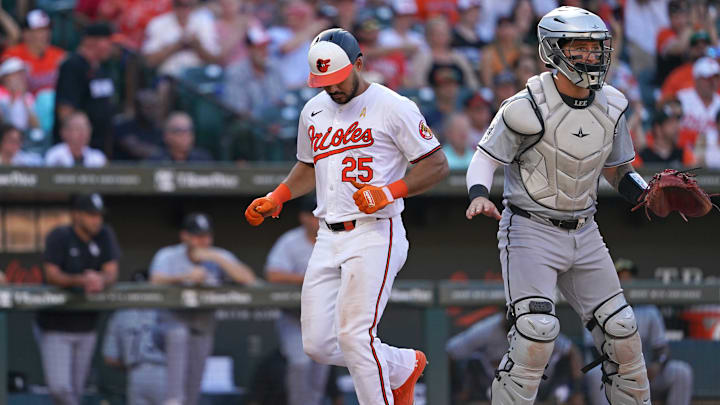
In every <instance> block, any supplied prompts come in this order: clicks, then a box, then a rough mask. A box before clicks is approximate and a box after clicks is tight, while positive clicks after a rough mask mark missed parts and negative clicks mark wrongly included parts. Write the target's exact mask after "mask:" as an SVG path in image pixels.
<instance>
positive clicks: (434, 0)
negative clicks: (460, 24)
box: [415, 0, 458, 24]
mask: <svg viewBox="0 0 720 405" xmlns="http://www.w3.org/2000/svg"><path fill="white" fill-rule="evenodd" d="M415 3H416V4H417V8H418V16H420V18H422V19H423V20H427V19H429V18H432V17H435V16H437V15H444V16H445V17H447V19H448V21H449V22H450V24H455V23H456V22H457V20H458V12H457V1H456V0H415Z"/></svg>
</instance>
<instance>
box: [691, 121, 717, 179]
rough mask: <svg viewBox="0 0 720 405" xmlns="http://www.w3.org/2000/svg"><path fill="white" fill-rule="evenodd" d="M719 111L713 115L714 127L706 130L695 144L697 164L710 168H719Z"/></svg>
mask: <svg viewBox="0 0 720 405" xmlns="http://www.w3.org/2000/svg"><path fill="white" fill-rule="evenodd" d="M718 128H720V111H718V114H717V115H716V116H715V129H714V130H712V131H708V132H707V133H706V134H705V136H704V137H702V138H700V139H699V140H698V142H697V144H696V145H695V156H696V158H697V165H699V166H702V167H707V168H710V169H720V139H719V138H720V136H719V135H718Z"/></svg>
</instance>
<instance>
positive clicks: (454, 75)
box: [428, 64, 463, 86]
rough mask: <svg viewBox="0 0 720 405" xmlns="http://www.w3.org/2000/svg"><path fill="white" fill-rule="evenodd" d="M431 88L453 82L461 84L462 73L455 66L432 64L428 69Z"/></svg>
mask: <svg viewBox="0 0 720 405" xmlns="http://www.w3.org/2000/svg"><path fill="white" fill-rule="evenodd" d="M428 82H429V83H430V85H431V86H436V85H439V84H447V83H450V82H454V83H457V84H460V83H462V82H463V72H462V70H460V68H459V67H457V66H455V65H445V64H434V65H433V66H432V68H430V73H429V80H428Z"/></svg>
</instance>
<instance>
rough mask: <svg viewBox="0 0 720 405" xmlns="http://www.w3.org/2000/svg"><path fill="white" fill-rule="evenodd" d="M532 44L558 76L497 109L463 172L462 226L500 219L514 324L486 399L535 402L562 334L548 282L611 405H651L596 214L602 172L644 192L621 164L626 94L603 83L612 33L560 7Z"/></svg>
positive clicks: (633, 195)
mask: <svg viewBox="0 0 720 405" xmlns="http://www.w3.org/2000/svg"><path fill="white" fill-rule="evenodd" d="M538 39H539V42H540V45H539V51H540V58H541V59H542V60H543V62H545V63H546V64H547V65H548V66H549V67H552V68H555V69H557V72H556V73H555V74H552V73H549V72H545V73H542V74H540V75H538V76H533V77H531V78H530V79H529V80H528V82H527V88H526V89H525V90H523V91H521V92H519V93H518V94H516V95H515V96H513V97H511V98H509V99H507V100H505V101H504V102H503V104H502V106H501V107H500V109H499V111H498V113H497V115H496V116H495V118H494V119H493V121H492V123H491V124H490V127H489V128H488V130H487V131H486V133H485V135H484V136H483V138H482V139H481V140H480V143H479V144H478V150H477V151H476V153H475V156H474V158H473V160H472V162H471V164H470V167H469V168H468V172H467V185H468V191H469V194H470V200H471V203H470V205H469V207H468V209H467V212H466V216H467V217H468V219H471V218H472V217H473V216H475V215H478V214H483V215H486V216H490V217H493V218H496V219H499V220H500V231H499V232H498V241H499V243H498V247H499V249H500V263H501V265H502V273H503V280H504V282H505V296H506V301H507V305H508V316H509V319H510V320H511V322H512V323H513V327H512V328H511V330H510V333H509V334H508V339H509V341H510V350H509V352H508V353H507V354H506V355H505V357H504V358H503V361H502V362H501V363H500V366H499V368H498V371H497V374H496V378H495V380H494V381H493V385H492V403H493V405H501V404H502V405H510V404H518V405H520V404H528V405H530V404H533V403H534V401H535V397H536V395H537V389H538V384H539V383H540V379H541V378H542V375H543V370H544V369H545V365H546V364H547V362H548V359H549V358H550V355H551V353H552V351H553V342H554V340H555V338H556V337H557V336H558V333H559V332H560V324H559V322H558V319H557V317H556V316H555V303H554V301H553V298H554V296H555V294H554V292H555V287H556V285H557V287H559V289H560V290H561V292H562V293H563V295H564V296H565V298H566V299H567V300H568V302H569V303H570V305H571V306H572V307H573V309H575V311H576V312H577V313H578V314H579V315H580V317H581V318H582V321H583V323H584V324H585V325H586V326H587V328H588V329H589V330H590V331H591V333H592V335H593V339H594V342H595V345H596V346H597V348H598V351H599V352H600V353H601V356H602V357H601V358H600V359H598V361H597V363H602V370H603V374H604V375H605V381H606V384H605V394H606V395H607V397H608V399H609V401H610V403H611V404H612V405H646V404H650V388H649V384H648V378H647V372H646V369H645V360H644V358H643V354H642V344H641V341H640V336H639V335H638V333H637V324H636V320H635V316H634V314H633V310H632V308H630V306H629V305H628V304H627V302H626V300H625V297H624V295H623V293H622V289H621V288H620V282H619V281H618V277H617V274H616V273H615V268H614V266H613V262H612V259H611V258H610V255H609V253H608V249H607V247H606V246H605V243H604V242H603V239H602V236H601V235H600V232H599V230H598V227H597V224H596V223H595V221H594V219H593V214H594V213H595V204H596V197H597V188H598V183H599V181H600V175H603V176H604V177H605V178H606V179H607V180H608V182H609V183H610V184H611V185H612V186H613V187H615V188H616V189H618V191H619V192H620V194H621V195H623V196H624V197H625V198H626V199H628V200H629V201H631V202H634V203H637V201H638V199H639V197H640V195H641V194H642V192H643V190H644V189H645V188H646V187H647V184H646V183H645V181H644V180H643V179H642V177H640V176H639V175H638V174H637V173H635V171H634V170H633V168H632V166H631V165H630V162H631V161H632V160H633V159H634V157H635V152H634V150H633V145H632V140H631V138H630V134H629V132H628V129H627V124H626V120H625V116H624V112H625V110H626V109H627V105H628V102H627V99H626V98H625V96H623V95H622V93H620V92H619V91H617V90H616V89H614V88H613V87H611V86H609V85H603V83H604V79H605V75H606V74H607V70H608V68H609V65H610V56H611V52H612V48H611V47H610V33H609V32H608V30H607V27H606V26H605V23H604V22H603V20H602V19H600V18H599V17H598V16H596V15H595V14H592V13H590V12H588V11H586V10H583V9H581V8H575V7H560V8H557V9H555V10H552V11H551V12H549V13H548V14H546V15H545V16H544V17H543V18H542V19H541V20H540V23H539V24H538ZM498 166H503V167H504V172H505V184H504V193H503V197H504V201H503V203H504V205H505V208H506V209H505V210H503V213H502V216H501V215H500V213H499V212H498V210H497V208H496V207H495V205H494V204H493V203H492V202H491V201H490V200H489V199H488V198H487V197H488V191H489V189H490V186H491V183H492V178H493V172H494V171H495V168H496V167H498ZM594 363H595V362H594ZM592 365H593V364H592V363H591V365H589V366H592ZM595 365H596V364H595ZM586 368H587V367H586Z"/></svg>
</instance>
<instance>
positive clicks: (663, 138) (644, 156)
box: [636, 110, 694, 169]
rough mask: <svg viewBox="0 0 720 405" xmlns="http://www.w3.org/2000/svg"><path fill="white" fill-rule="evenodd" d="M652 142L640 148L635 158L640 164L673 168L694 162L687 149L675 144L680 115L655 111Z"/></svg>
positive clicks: (678, 130)
mask: <svg viewBox="0 0 720 405" xmlns="http://www.w3.org/2000/svg"><path fill="white" fill-rule="evenodd" d="M651 133H652V142H649V143H648V145H647V146H646V147H645V148H643V149H642V150H640V153H638V155H637V158H636V160H639V162H638V163H640V164H650V165H653V164H654V165H658V166H662V167H663V168H666V167H671V168H675V169H679V168H682V167H683V166H690V165H693V164H694V158H693V154H692V152H691V151H690V150H689V149H684V148H680V147H679V146H678V145H677V140H678V135H679V133H680V117H679V116H677V115H674V114H672V113H667V112H665V111H664V110H659V111H657V112H656V113H655V117H654V118H653V125H652V131H651Z"/></svg>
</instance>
